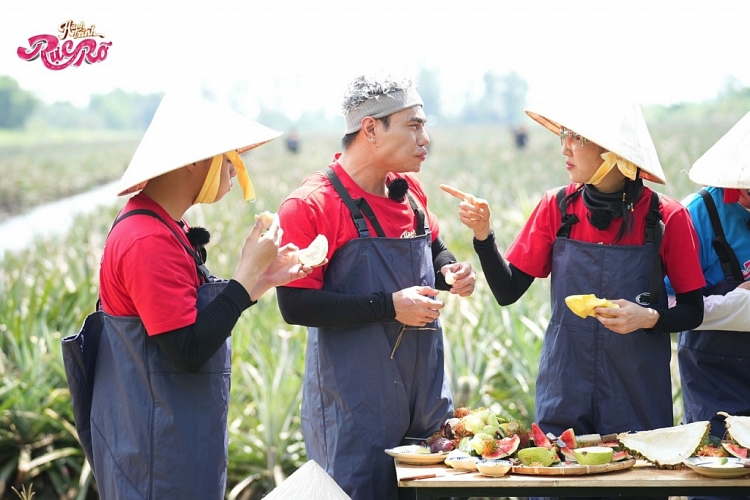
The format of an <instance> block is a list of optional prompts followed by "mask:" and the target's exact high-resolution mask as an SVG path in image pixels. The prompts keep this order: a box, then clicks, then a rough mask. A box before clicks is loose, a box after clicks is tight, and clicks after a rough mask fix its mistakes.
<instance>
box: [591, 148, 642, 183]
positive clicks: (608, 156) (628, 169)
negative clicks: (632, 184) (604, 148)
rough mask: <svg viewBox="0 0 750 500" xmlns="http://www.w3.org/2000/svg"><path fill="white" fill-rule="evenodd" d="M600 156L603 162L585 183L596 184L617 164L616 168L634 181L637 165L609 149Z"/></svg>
mask: <svg viewBox="0 0 750 500" xmlns="http://www.w3.org/2000/svg"><path fill="white" fill-rule="evenodd" d="M601 157H602V160H604V163H602V164H601V166H600V167H599V168H598V169H597V171H596V172H594V175H592V176H591V179H589V181H588V182H587V184H593V185H597V184H599V183H600V182H602V180H604V178H605V177H606V176H607V174H608V173H609V172H610V171H611V170H612V169H613V168H615V165H617V168H618V169H619V170H620V172H622V175H624V176H625V177H627V178H628V179H630V180H631V181H634V180H635V177H636V176H637V175H638V167H637V166H636V165H635V164H633V163H631V162H629V161H628V160H626V159H625V158H622V157H620V156H617V155H616V154H615V153H612V152H611V151H608V152H606V153H602V154H601Z"/></svg>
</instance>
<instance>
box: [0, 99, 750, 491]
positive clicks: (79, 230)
mask: <svg viewBox="0 0 750 500" xmlns="http://www.w3.org/2000/svg"><path fill="white" fill-rule="evenodd" d="M741 114H742V112H741V110H740V111H737V112H736V113H735V114H731V113H727V114H726V115H722V116H721V117H720V118H717V119H716V120H715V121H713V122H711V123H697V122H696V123H693V122H690V123H680V124H679V126H676V124H674V123H672V122H670V121H669V120H668V119H667V118H663V119H662V120H661V121H659V122H657V123H655V124H651V123H650V127H651V131H652V134H653V135H654V138H655V142H656V145H657V150H658V151H659V154H660V159H661V161H662V165H663V167H664V170H665V172H666V175H667V178H668V179H669V181H670V184H669V185H668V186H666V187H665V188H663V189H660V191H662V192H664V193H666V194H669V195H671V196H673V197H675V198H678V199H680V198H682V197H683V196H685V195H687V194H688V193H690V192H692V191H694V190H695V189H697V188H698V186H696V185H694V184H692V183H691V182H690V181H689V179H688V178H687V175H686V173H685V171H687V170H688V169H689V168H690V165H691V164H692V162H693V161H694V160H695V159H697V157H698V156H699V155H700V154H701V153H702V152H703V151H705V150H706V149H707V148H708V147H709V146H710V145H711V144H713V143H714V142H715V141H716V139H718V138H719V137H720V136H721V135H722V134H723V133H724V132H725V131H726V130H728V129H729V128H730V127H731V125H732V124H734V123H735V121H736V120H737V119H739V117H740V116H741ZM528 128H529V129H530V130H531V132H532V133H531V137H530V146H529V147H528V149H526V150H523V151H517V150H515V149H514V148H513V146H512V141H511V139H512V137H511V134H510V132H509V130H507V129H505V128H490V127H485V128H465V129H454V128H434V129H432V130H430V134H431V138H432V141H433V142H432V145H431V147H430V155H429V157H428V160H427V162H426V163H425V164H424V166H423V169H422V172H421V173H420V177H421V179H422V182H423V183H424V185H425V188H426V190H427V193H428V196H429V199H430V208H431V210H432V211H433V212H434V213H435V214H437V216H438V217H439V218H440V220H441V234H442V236H443V239H444V240H445V241H446V243H447V245H448V246H449V248H450V249H451V250H452V251H453V253H454V254H455V255H456V256H457V257H458V258H459V259H460V260H468V261H470V262H472V263H473V265H474V266H475V267H476V268H477V269H479V263H478V260H477V259H476V258H475V256H474V252H473V249H472V246H471V232H470V231H469V230H468V229H467V228H465V227H464V226H462V225H461V224H460V223H459V222H458V218H457V215H456V212H457V203H456V202H455V200H454V199H451V198H450V197H449V196H448V195H446V194H445V193H443V192H442V191H440V190H439V188H438V185H439V184H440V183H449V184H452V185H454V186H456V187H458V188H460V189H462V190H465V191H469V192H472V193H473V194H475V195H477V196H481V197H484V198H486V199H488V200H489V201H490V204H491V207H492V210H493V224H492V225H493V228H494V230H495V232H496V233H497V237H498V244H499V245H500V246H501V248H505V247H506V246H507V245H508V244H510V242H511V241H512V240H513V238H514V237H515V235H516V234H517V233H518V231H519V230H520V228H521V226H522V224H523V223H524V221H525V220H526V218H527V217H528V215H529V213H530V212H531V210H532V209H533V208H534V206H535V205H536V203H537V201H538V200H539V198H540V197H541V195H542V193H543V192H544V191H545V190H547V189H550V188H552V187H555V186H558V185H562V184H564V183H566V182H567V174H566V172H565V169H564V164H563V162H562V161H561V158H562V156H561V155H560V153H559V149H560V147H559V141H558V139H557V138H556V137H555V136H553V135H552V134H551V133H549V132H547V131H545V130H542V129H541V127H538V126H536V125H529V126H528ZM339 139H340V137H338V136H331V135H319V134H317V135H316V134H307V135H302V143H301V153H300V154H299V155H290V154H288V153H287V152H286V151H285V150H284V147H283V141H282V140H278V141H275V142H272V143H271V144H269V145H267V146H263V147H261V148H259V149H257V150H254V151H251V152H249V153H247V154H245V155H243V156H244V159H245V162H246V164H247V165H248V169H249V171H250V174H251V177H252V179H253V182H254V185H255V188H256V193H257V196H258V200H257V201H256V202H255V203H254V204H246V203H244V202H242V200H241V196H240V193H239V190H238V189H235V190H234V191H233V192H231V193H230V194H229V195H228V196H227V198H226V199H225V200H223V201H222V202H221V203H219V204H217V205H210V206H203V205H201V206H196V207H194V208H193V209H191V210H190V212H189V213H188V215H187V218H188V220H189V221H190V222H191V223H192V224H194V225H201V226H204V227H206V228H208V229H209V230H210V231H211V233H212V240H211V244H210V247H209V250H208V251H209V257H208V266H209V268H210V269H211V270H212V271H213V272H214V273H215V274H217V275H223V276H229V275H231V274H232V273H233V271H234V265H235V263H236V262H237V260H238V259H237V257H238V255H239V253H240V248H241V245H242V242H243V240H244V238H245V236H246V235H247V233H248V231H249V229H250V227H251V226H252V225H253V223H254V220H253V217H254V215H255V214H256V213H259V212H261V211H263V210H271V211H275V210H276V208H277V207H278V205H279V204H280V203H281V201H282V200H283V199H284V198H285V196H286V195H287V194H288V193H289V192H290V191H292V190H293V189H294V188H295V187H296V186H298V185H299V184H300V183H301V182H302V180H303V179H304V178H305V177H306V176H307V175H308V174H309V173H310V172H312V171H314V170H318V169H321V168H323V167H325V166H326V165H327V164H328V163H329V162H330V160H331V158H332V155H333V153H334V152H335V151H337V150H338V149H339V145H338V142H339ZM136 143H137V140H134V139H133V138H125V139H122V138H118V139H117V140H115V141H110V140H109V139H106V140H102V141H98V142H94V143H92V142H88V143H83V142H79V143H78V144H77V145H74V146H71V147H70V148H69V149H63V147H62V146H59V145H51V144H48V145H46V146H44V147H36V146H31V145H28V144H27V145H24V144H22V143H19V142H16V143H14V142H13V141H11V142H10V144H14V145H9V143H8V142H3V139H2V138H1V137H0V162H2V164H3V172H4V173H5V172H6V171H8V169H6V165H10V164H9V163H6V161H8V160H6V159H11V160H10V161H13V162H15V163H13V164H12V165H14V166H13V168H12V169H10V170H12V171H13V172H14V173H13V177H12V179H13V180H12V186H13V188H12V190H13V191H17V192H23V191H27V190H29V189H32V188H30V187H29V186H31V185H34V186H36V185H37V184H36V183H42V182H46V183H47V185H48V186H53V187H54V186H56V187H57V188H58V195H59V194H65V191H64V190H60V188H61V187H62V186H66V185H68V184H71V185H72V184H75V185H76V186H77V187H76V188H75V189H81V188H82V186H84V185H91V184H94V183H96V182H95V180H97V182H98V179H103V178H104V177H107V180H109V179H112V178H116V177H119V175H120V174H121V172H122V170H123V169H124V166H125V164H126V163H127V161H128V159H129V157H130V155H131V154H132V151H133V150H134V148H135V145H136ZM63 144H68V142H66V141H63ZM46 148H49V149H46ZM97 155H98V156H97ZM44 158H46V159H47V160H46V161H48V162H50V163H49V164H47V167H45V169H44V170H42V169H40V168H36V166H39V165H42V164H44V163H43V161H44V160H43V159H44ZM103 163H107V164H108V167H107V173H106V174H105V173H104V172H103V169H102V168H100V167H101V165H102V164H103ZM86 164H89V165H91V168H90V169H89V170H81V168H82V166H83V165H86ZM71 169H72V170H71ZM22 170H23V171H33V177H34V178H35V179H37V181H36V183H32V184H25V183H26V182H28V181H27V179H26V178H25V177H31V176H32V174H31V172H29V175H28V176H24V175H21V174H19V173H18V172H17V171H22ZM100 174H101V175H102V177H97V176H98V175H100ZM37 176H38V177H37ZM76 183H78V184H76ZM3 186H6V180H5V179H4V182H3ZM34 189H36V188H34ZM71 189H73V188H71ZM52 191H55V189H52ZM5 196H6V195H5V194H3V193H0V199H4V197H5ZM34 199H35V200H36V202H39V201H42V200H43V197H41V196H36V195H35V196H34ZM123 202H124V200H118V201H117V202H116V204H115V205H114V206H113V207H112V208H111V209H108V210H103V211H100V213H97V214H95V215H92V216H86V217H81V218H79V219H78V220H77V221H76V223H75V224H74V225H73V228H72V229H71V230H70V232H69V234H67V235H65V236H64V237H61V238H60V239H59V240H55V241H47V242H42V241H39V242H37V243H36V244H35V245H33V246H31V247H30V248H28V249H26V250H24V251H20V252H13V253H9V254H6V255H5V257H4V258H3V259H2V261H0V262H2V266H1V267H0V296H1V297H3V300H2V301H0V498H16V497H15V494H13V493H10V492H9V488H10V486H15V487H16V488H18V489H20V488H21V487H22V486H23V485H27V486H33V488H34V490H35V491H36V492H37V495H36V496H35V499H36V500H40V499H42V500H43V499H47V498H50V499H51V498H68V499H87V498H88V499H93V498H96V493H95V488H94V486H93V482H92V477H91V474H90V470H89V469H88V467H87V466H86V464H85V461H84V460H83V456H82V452H81V450H80V448H79V446H78V444H77V441H76V437H75V430H74V428H73V425H72V423H73V420H72V412H71V410H70V404H69V395H68V391H67V386H66V383H65V379H64V373H63V368H62V361H61V355H60V348H59V342H60V339H61V338H62V337H63V336H66V335H71V334H73V333H75V332H76V331H77V329H78V328H79V327H80V324H81V322H82V320H83V318H84V317H85V315H86V314H88V313H89V312H91V311H92V310H93V308H94V303H95V301H96V297H97V287H98V276H97V273H98V263H99V259H100V257H101V251H102V247H103V244H104V239H105V235H106V232H107V229H108V227H109V224H110V223H111V221H112V219H113V217H114V216H115V214H116V211H117V209H118V208H119V207H120V206H121V205H122V203H123ZM548 296H549V288H548V282H547V280H537V282H535V283H534V284H533V285H532V286H531V288H530V289H529V291H528V292H527V293H526V295H525V296H524V297H523V298H522V299H521V300H519V301H518V302H517V303H516V304H514V305H512V306H509V307H504V308H501V307H499V306H498V305H497V304H496V303H495V302H494V299H493V298H492V295H491V293H490V292H489V290H488V289H487V286H486V283H485V282H484V280H483V279H482V277H481V273H479V280H478V286H477V290H476V292H475V293H474V295H473V296H472V297H470V298H466V299H460V298H456V297H452V296H447V294H443V298H444V299H445V300H446V301H447V307H446V308H445V309H444V312H443V313H442V317H441V320H442V321H443V324H444V329H445V338H446V342H447V348H446V356H447V357H446V362H447V365H448V373H449V374H450V378H451V387H452V389H453V392H454V397H455V399H456V403H457V404H463V405H469V406H480V405H483V406H491V407H493V409H494V410H495V411H496V412H497V413H499V414H502V415H504V416H505V417H506V418H509V419H517V420H523V421H526V422H528V421H530V420H531V419H533V412H534V409H533V399H534V383H535V378H536V373H537V364H538V360H539V352H540V348H541V340H542V337H543V334H544V330H545V328H546V325H547V322H548V319H549V314H550V309H549V297H548ZM305 336H306V332H305V329H304V328H300V327H296V326H290V325H287V324H286V323H284V321H283V320H282V318H281V316H280V314H279V312H278V308H277V305H276V300H275V296H274V293H273V292H269V293H267V294H266V295H265V296H264V297H262V298H261V299H260V301H259V302H258V304H257V305H256V306H254V307H253V308H251V309H250V310H249V311H247V312H246V313H245V314H244V315H243V316H242V318H241V319H240V321H239V322H238V324H237V327H236V328H235V330H234V334H233V339H234V358H233V368H234V375H233V384H232V404H231V407H230V415H229V427H230V470H229V485H228V488H227V498H229V499H251V498H252V499H255V498H260V496H261V495H262V494H263V493H264V492H267V491H269V490H271V489H272V488H273V487H274V485H275V484H276V483H277V482H278V481H279V480H280V478H283V477H284V476H286V475H288V474H290V473H292V472H293V471H294V470H295V469H296V468H297V467H299V466H300V465H301V464H302V463H304V461H305V454H304V447H303V445H302V436H301V433H300V429H299V403H300V399H301V380H302V372H303V369H304V349H305ZM678 382H679V381H678V380H677V379H675V385H674V387H675V389H674V392H675V419H676V421H679V418H680V416H681V408H680V395H679V383H678Z"/></svg>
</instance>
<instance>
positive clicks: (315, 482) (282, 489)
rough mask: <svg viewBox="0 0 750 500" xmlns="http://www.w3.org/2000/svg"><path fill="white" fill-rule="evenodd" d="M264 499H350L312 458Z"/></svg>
mask: <svg viewBox="0 0 750 500" xmlns="http://www.w3.org/2000/svg"><path fill="white" fill-rule="evenodd" d="M263 498H264V499H265V500H287V499H290V498H294V499H295V500H351V497H350V496H349V495H347V494H346V493H345V492H344V490H342V489H341V487H340V486H339V485H338V484H336V481H334V480H333V478H332V477H331V476H329V475H328V473H327V472H326V471H324V470H323V468H322V467H321V466H320V465H318V464H317V462H315V461H314V460H310V461H308V462H307V463H306V464H305V465H303V466H302V467H300V468H299V469H297V470H296V471H294V473H293V474H292V475H291V476H289V477H288V478H286V480H284V482H283V483H281V484H280V485H279V486H277V487H276V488H274V490H273V491H271V493H269V494H268V495H266V496H265V497H263Z"/></svg>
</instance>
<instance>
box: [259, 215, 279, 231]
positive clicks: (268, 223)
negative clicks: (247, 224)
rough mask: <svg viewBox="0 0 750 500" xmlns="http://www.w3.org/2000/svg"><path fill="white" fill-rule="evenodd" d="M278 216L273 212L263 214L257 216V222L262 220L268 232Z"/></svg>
mask: <svg viewBox="0 0 750 500" xmlns="http://www.w3.org/2000/svg"><path fill="white" fill-rule="evenodd" d="M275 216H276V214H272V213H271V212H267V211H266V212H261V213H259V214H257V215H256V216H255V220H260V221H262V222H263V229H264V230H267V229H268V228H269V227H271V224H272V223H273V218H274V217H275Z"/></svg>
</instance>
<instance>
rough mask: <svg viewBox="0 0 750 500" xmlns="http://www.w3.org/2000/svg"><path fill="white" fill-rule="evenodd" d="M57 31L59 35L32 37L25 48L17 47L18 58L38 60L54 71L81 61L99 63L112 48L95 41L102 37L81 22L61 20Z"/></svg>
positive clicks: (92, 26) (93, 26) (107, 44)
mask: <svg viewBox="0 0 750 500" xmlns="http://www.w3.org/2000/svg"><path fill="white" fill-rule="evenodd" d="M57 31H58V32H59V33H60V34H59V35H49V34H42V35H35V36H32V37H31V38H29V46H28V47H18V57H20V58H21V59H23V60H24V61H35V60H36V59H41V60H42V64H44V66H45V67H46V68H49V69H51V70H55V71H57V70H61V69H65V68H67V67H69V66H80V65H81V64H82V63H84V62H85V63H86V64H93V63H98V62H102V61H104V60H105V59H106V58H107V53H108V51H109V48H110V47H111V46H112V42H105V41H103V40H99V39H100V38H104V34H102V33H97V31H96V26H95V25H93V24H92V25H91V26H89V27H87V26H86V23H84V22H83V21H81V22H80V23H78V24H76V23H75V22H73V20H72V19H71V20H68V21H65V22H64V23H62V24H61V25H60V27H59V28H58V29H57Z"/></svg>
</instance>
